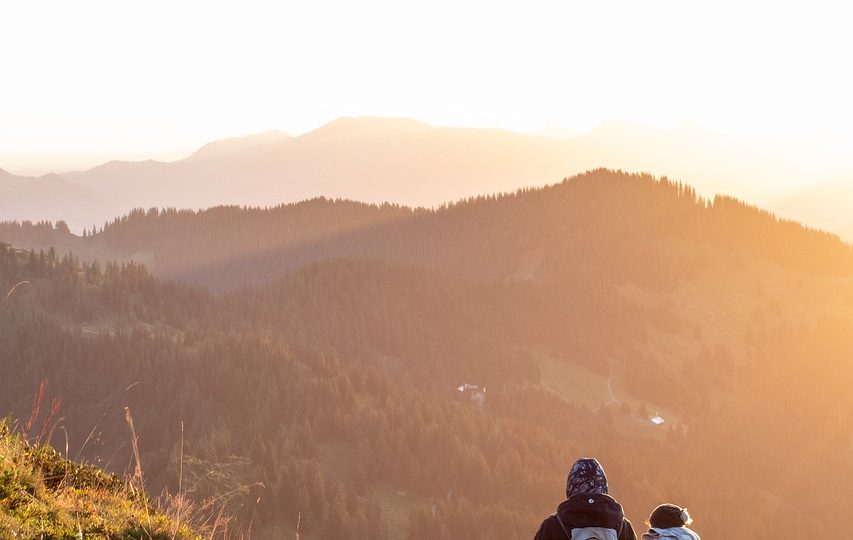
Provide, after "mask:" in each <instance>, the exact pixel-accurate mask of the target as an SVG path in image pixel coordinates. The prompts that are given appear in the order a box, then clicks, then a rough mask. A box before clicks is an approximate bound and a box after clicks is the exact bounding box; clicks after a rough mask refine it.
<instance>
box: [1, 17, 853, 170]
mask: <svg viewBox="0 0 853 540" xmlns="http://www.w3.org/2000/svg"><path fill="white" fill-rule="evenodd" d="M0 17H2V20H3V31H2V32H0V51H2V52H0V55H2V77H3V83H2V91H1V92H2V93H0V96H2V101H0V167H3V168H6V169H7V170H10V171H13V172H18V173H21V174H24V173H28V174H32V173H43V172H47V171H48V170H62V169H69V168H79V167H85V166H91V165H94V164H96V163H98V162H100V161H103V160H104V159H106V158H123V159H142V158H147V157H152V158H158V159H173V158H176V157H180V156H183V155H185V154H186V153H188V152H189V151H191V150H192V149H194V148H195V147H197V146H199V145H201V144H203V143H205V142H208V141H209V140H212V139H216V138H222V137H227V136H237V135H244V134H248V133H254V132H259V131H264V130H267V129H280V130H282V131H286V132H288V133H291V134H294V135H297V134H299V133H303V132H305V131H308V130H311V129H313V128H316V127H317V126H319V125H321V124H323V123H325V122H327V121H330V120H332V119H334V118H336V117H339V116H344V115H348V116H363V115H378V116H401V117H410V118H416V119H419V120H422V121H426V122H429V123H431V124H433V125H452V126H472V127H501V128H506V129H511V130H517V131H526V132H539V131H540V130H541V129H543V128H545V127H550V128H551V132H554V128H555V126H556V127H557V128H558V130H557V131H559V130H565V131H566V132H569V133H571V132H576V133H577V132H586V131H589V130H590V129H592V128H594V127H595V126H597V125H598V124H600V123H601V122H603V121H606V120H619V121H627V122H631V123H636V124H641V125H647V126H653V127H664V128H666V127H674V126H678V125H680V124H685V123H686V124H693V125H697V126H700V127H702V128H704V129H708V130H712V131H714V132H719V133H724V134H736V135H738V136H741V137H755V136H760V137H759V138H760V139H761V140H762V141H766V144H771V145H784V147H785V152H786V153H788V152H789V151H790V149H791V148H794V149H795V151H796V149H797V148H802V150H803V151H808V152H814V151H816V150H820V152H821V154H820V155H821V156H826V155H829V156H832V157H833V159H837V160H841V159H842V157H843V154H844V152H845V150H849V148H850V146H851V141H853V136H851V135H850V129H849V126H850V125H851V124H853V101H851V100H850V99H849V96H850V95H853V76H851V72H850V70H849V69H847V68H846V65H847V63H848V55H849V51H850V50H853V36H852V35H851V34H850V32H849V31H848V28H847V25H848V22H849V17H848V7H847V6H846V5H844V4H843V3H837V2H836V3H825V4H819V3H809V4H808V5H805V4H787V5H780V4H778V3H769V2H768V3H751V4H747V3H743V2H713V3H704V4H702V5H701V6H699V5H697V4H694V3H687V2H675V1H665V2H659V1H655V2H565V1H561V2H528V3H525V4H524V5H523V6H522V5H521V4H518V3H496V2H485V1H475V2H464V3H460V2H445V1H436V2H426V3H418V4H411V3H404V2H392V1H366V2H326V1H318V2H299V3H296V2H240V3H236V2H230V3H224V2H163V1H151V2H145V3H142V4H136V5H135V7H134V8H132V9H131V8H130V7H129V6H128V5H127V4H124V3H116V2H106V1H100V2H85V3H77V2H74V3H68V2H40V1H39V2H16V3H6V4H5V5H4V7H3V8H2V11H0ZM806 143H808V144H806Z"/></svg>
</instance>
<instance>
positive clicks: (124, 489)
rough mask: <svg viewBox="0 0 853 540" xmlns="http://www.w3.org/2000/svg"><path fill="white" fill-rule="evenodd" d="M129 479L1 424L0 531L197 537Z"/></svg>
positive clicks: (12, 534) (173, 539) (174, 539)
mask: <svg viewBox="0 0 853 540" xmlns="http://www.w3.org/2000/svg"><path fill="white" fill-rule="evenodd" d="M144 497H145V495H143V494H141V493H140V492H139V491H136V490H134V489H133V488H132V487H131V484H130V483H128V482H126V481H124V480H122V479H120V478H118V477H116V476H114V475H108V474H106V473H104V472H103V471H101V470H100V469H98V468H97V467H94V466H91V465H79V464H76V463H72V462H70V461H67V460H65V459H63V458H62V457H61V456H60V455H59V453H58V452H56V451H55V450H53V449H52V448H51V447H49V446H46V445H45V446H31V445H30V444H28V443H27V442H25V441H24V440H23V438H22V437H20V436H17V435H12V434H10V433H9V431H8V427H7V425H6V424H5V423H2V424H0V537H2V538H110V539H113V538H114V539H131V538H134V539H139V540H142V539H148V540H156V539H161V540H166V539H169V540H196V539H198V540H200V539H201V536H200V535H199V534H196V533H195V532H193V531H192V530H191V529H190V528H189V526H187V525H186V523H184V524H181V523H180V522H179V521H176V520H175V519H173V518H170V517H166V516H165V515H164V514H162V513H161V512H160V511H159V510H158V509H157V507H156V506H155V505H154V504H153V503H152V502H149V501H147V500H145V498H144Z"/></svg>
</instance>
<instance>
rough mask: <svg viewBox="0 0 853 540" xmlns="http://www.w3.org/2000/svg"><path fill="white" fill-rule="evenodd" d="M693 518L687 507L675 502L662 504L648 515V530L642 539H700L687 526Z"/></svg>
mask: <svg viewBox="0 0 853 540" xmlns="http://www.w3.org/2000/svg"><path fill="white" fill-rule="evenodd" d="M691 523H693V519H692V518H691V517H690V514H689V513H688V512H687V508H681V507H680V506H678V505H675V504H662V505H660V506H658V507H657V508H655V509H654V511H653V512H652V515H651V516H649V521H648V524H649V527H651V528H650V529H649V530H648V532H645V533H643V540H700V539H699V535H698V534H696V533H695V532H693V531H692V530H691V529H689V528H687V526H688V525H690V524H691Z"/></svg>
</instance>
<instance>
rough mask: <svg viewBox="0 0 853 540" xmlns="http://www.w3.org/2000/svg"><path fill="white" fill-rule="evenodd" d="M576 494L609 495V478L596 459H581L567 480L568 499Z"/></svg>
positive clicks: (573, 466) (573, 467) (576, 462)
mask: <svg viewBox="0 0 853 540" xmlns="http://www.w3.org/2000/svg"><path fill="white" fill-rule="evenodd" d="M576 493H598V494H605V493H607V477H606V476H604V469H602V468H601V464H600V463H599V462H598V460H596V459H595V458H580V459H579V460H577V461H575V464H574V465H572V470H571V471H569V477H568V479H567V480H566V497H571V496H572V495H575V494H576Z"/></svg>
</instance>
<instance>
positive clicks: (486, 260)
mask: <svg viewBox="0 0 853 540" xmlns="http://www.w3.org/2000/svg"><path fill="white" fill-rule="evenodd" d="M91 232H92V231H89V232H88V233H87V235H86V236H85V237H84V238H78V237H76V236H73V235H71V234H70V233H69V232H67V231H65V230H54V228H53V227H52V226H51V225H50V224H47V223H43V224H40V225H32V224H23V225H21V224H15V223H6V224H4V225H2V226H0V238H5V239H6V240H7V241H11V242H15V243H16V244H17V245H23V246H35V247H47V246H48V245H57V246H61V247H62V248H63V249H70V250H73V251H75V252H76V253H80V254H83V255H84V256H86V255H88V256H97V255H101V256H106V257H109V258H113V259H117V258H134V259H136V260H139V261H142V262H144V263H146V264H147V265H148V266H149V267H150V268H151V269H152V270H153V271H154V272H155V273H156V274H158V275H160V276H163V277H170V278H177V279H179V280H182V281H186V282H189V283H194V284H198V285H204V286H208V287H211V288H212V289H213V290H219V291H221V290H228V289H233V288H237V287H241V286H243V285H245V284H263V283H269V282H272V281H274V280H275V279H277V278H279V277H280V276H282V275H283V274H285V273H286V272H288V271H290V270H293V269H295V268H299V267H300V266H302V265H304V264H307V263H310V262H312V261H320V260H329V259H334V258H341V257H345V258H346V257H356V258H363V259H375V260H384V261H391V262H399V263H405V264H415V265H418V266H424V267H429V268H431V269H433V270H437V271H440V272H442V273H445V274H447V275H451V276H457V277H458V276H465V277H471V278H474V279H477V280H482V279H493V280H505V279H536V280H549V279H551V278H565V277H568V276H575V277H578V276H598V277H601V278H603V279H609V280H614V281H618V282H631V283H635V284H639V285H648V286H653V287H661V286H667V285H672V284H674V283H676V282H678V281H679V280H682V279H685V278H689V277H691V276H693V275H695V273H696V271H697V270H698V269H699V268H703V267H707V266H708V265H709V264H710V265H714V264H726V263H729V262H731V261H735V260H740V261H741V262H743V261H744V260H746V259H749V260H751V259H754V258H756V259H759V260H761V261H766V262H771V263H774V264H777V265H780V266H783V267H786V268H790V269H797V270H802V271H807V272H815V273H818V274H821V275H841V274H845V273H847V272H849V271H850V269H851V268H853V252H851V249H850V247H849V246H848V245H846V244H844V243H843V242H841V241H840V240H839V239H838V238H837V237H836V236H834V235H830V234H827V233H822V232H819V231H816V230H810V229H806V228H804V227H802V226H801V225H799V224H796V223H793V222H787V221H780V220H778V219H776V218H775V217H773V216H772V215H771V214H769V213H768V212H765V211H762V210H759V209H757V208H754V207H750V206H747V205H745V204H743V203H741V202H739V201H737V200H734V199H731V198H728V197H722V196H720V197H717V198H715V199H714V200H713V201H705V200H702V199H700V198H698V197H697V196H696V194H695V192H694V191H693V189H692V188H690V187H688V186H685V185H683V184H680V183H675V182H672V181H669V180H667V179H666V178H663V179H659V180H658V179H655V178H653V177H651V176H648V175H636V174H626V173H622V172H614V171H609V170H605V169H599V170H595V171H591V172H589V173H586V174H584V175H580V176H577V177H573V178H570V179H567V180H565V181H563V182H561V183H560V184H557V185H554V186H550V187H547V188H541V189H532V190H523V191H519V192H516V193H512V194H504V195H494V196H484V197H478V198H473V199H468V200H465V201H460V202H458V203H455V204H451V205H446V206H442V207H440V208H438V209H434V210H425V209H410V208H406V207H400V206H395V205H380V206H376V205H366V204H361V203H355V202H350V201H335V200H327V199H315V200H311V201H306V202H303V203H298V204H290V205H283V206H278V207H274V208H268V209H257V208H240V207H218V208H213V209H209V210H204V211H200V212H195V211H186V210H158V209H151V210H138V211H134V212H132V213H131V214H129V215H127V216H124V217H121V218H117V219H116V220H114V221H113V222H112V223H109V224H107V225H105V226H104V227H103V228H102V229H99V230H98V231H97V233H96V234H91Z"/></svg>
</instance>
